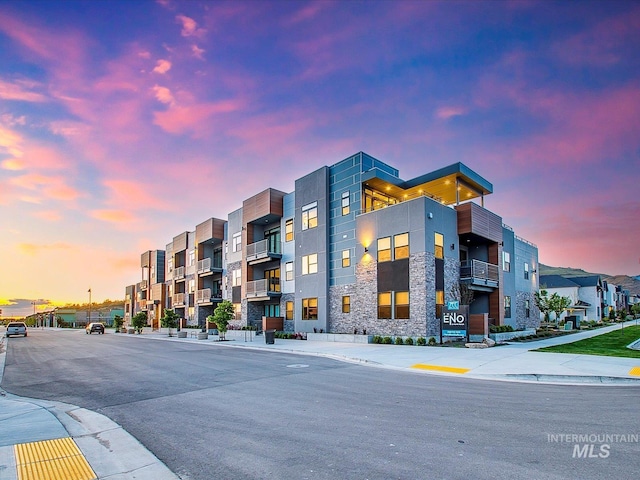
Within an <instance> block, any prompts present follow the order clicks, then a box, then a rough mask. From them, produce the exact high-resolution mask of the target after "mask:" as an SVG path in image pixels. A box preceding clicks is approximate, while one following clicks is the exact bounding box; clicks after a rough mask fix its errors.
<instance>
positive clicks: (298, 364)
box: [287, 363, 309, 368]
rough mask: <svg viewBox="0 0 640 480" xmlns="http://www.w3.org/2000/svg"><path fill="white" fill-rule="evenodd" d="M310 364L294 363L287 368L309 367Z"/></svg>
mask: <svg viewBox="0 0 640 480" xmlns="http://www.w3.org/2000/svg"><path fill="white" fill-rule="evenodd" d="M308 366H309V365H305V364H304V363H294V364H292V365H287V368H307V367H308Z"/></svg>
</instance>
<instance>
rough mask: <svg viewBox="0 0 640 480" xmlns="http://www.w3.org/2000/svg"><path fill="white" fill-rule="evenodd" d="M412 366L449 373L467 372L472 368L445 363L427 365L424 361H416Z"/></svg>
mask: <svg viewBox="0 0 640 480" xmlns="http://www.w3.org/2000/svg"><path fill="white" fill-rule="evenodd" d="M411 368H418V369H420V370H435V371H436V372H448V373H460V374H462V373H467V372H468V371H469V370H470V368H458V367H446V366H444V365H427V364H424V363H416V364H415V365H411Z"/></svg>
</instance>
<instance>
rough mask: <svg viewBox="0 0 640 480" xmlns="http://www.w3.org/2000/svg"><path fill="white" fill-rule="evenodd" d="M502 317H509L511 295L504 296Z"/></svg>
mask: <svg viewBox="0 0 640 480" xmlns="http://www.w3.org/2000/svg"><path fill="white" fill-rule="evenodd" d="M504 318H511V297H507V296H505V297H504Z"/></svg>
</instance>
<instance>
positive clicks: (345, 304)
mask: <svg viewBox="0 0 640 480" xmlns="http://www.w3.org/2000/svg"><path fill="white" fill-rule="evenodd" d="M350 312H351V297H350V296H349V295H345V296H343V297H342V313H350Z"/></svg>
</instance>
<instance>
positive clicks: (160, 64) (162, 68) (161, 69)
mask: <svg viewBox="0 0 640 480" xmlns="http://www.w3.org/2000/svg"><path fill="white" fill-rule="evenodd" d="M169 70H171V62H170V61H169V60H162V59H160V60H158V61H157V62H156V66H155V67H154V69H153V72H154V73H159V74H161V75H164V74H165V73H167V72H168V71H169Z"/></svg>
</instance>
